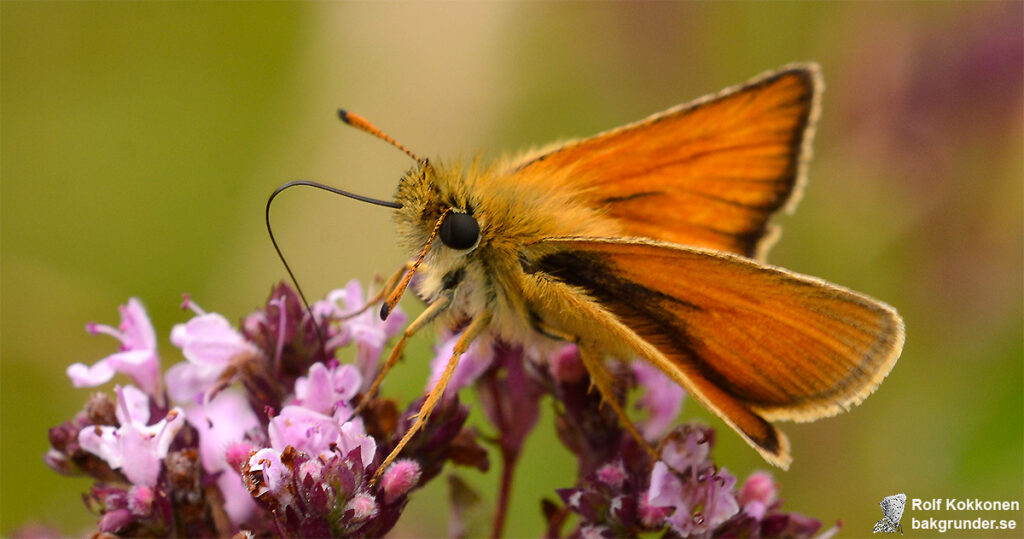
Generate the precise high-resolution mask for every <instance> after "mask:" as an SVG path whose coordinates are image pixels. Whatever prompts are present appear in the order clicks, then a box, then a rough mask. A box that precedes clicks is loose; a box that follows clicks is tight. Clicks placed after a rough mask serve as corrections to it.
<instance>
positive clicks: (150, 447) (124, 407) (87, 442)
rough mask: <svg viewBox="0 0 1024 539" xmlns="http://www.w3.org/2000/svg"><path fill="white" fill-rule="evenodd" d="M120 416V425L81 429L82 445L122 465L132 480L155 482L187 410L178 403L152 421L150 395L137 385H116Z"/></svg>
mask: <svg viewBox="0 0 1024 539" xmlns="http://www.w3.org/2000/svg"><path fill="white" fill-rule="evenodd" d="M117 400H118V407H117V419H118V421H119V422H120V424H121V426H120V427H111V426H100V425H93V426H89V427H86V428H84V429H82V431H81V432H79V433H78V443H79V445H80V446H81V447H82V449H84V450H86V451H88V452H90V453H93V454H95V455H97V456H99V457H100V458H102V459H103V460H105V461H106V462H107V464H108V465H110V467H111V468H113V469H115V470H116V469H121V471H122V472H123V473H124V475H125V477H127V478H128V480H129V481H131V482H132V483H133V484H136V485H145V486H154V485H156V482H157V478H158V477H159V475H160V470H161V467H162V465H163V459H164V457H166V456H167V450H168V448H169V447H170V445H171V441H172V440H174V437H175V435H177V433H178V431H179V430H181V427H182V426H183V425H184V424H185V413H184V412H183V411H182V410H181V409H180V408H177V407H175V408H174V409H172V410H171V411H170V412H168V414H167V416H166V417H164V418H163V419H161V420H160V421H158V422H157V423H155V424H153V425H147V423H148V422H149V398H148V397H147V396H146V395H145V394H144V393H143V392H142V391H140V390H139V389H137V388H135V387H134V386H126V387H124V388H121V387H118V388H117Z"/></svg>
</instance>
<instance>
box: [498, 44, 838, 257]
mask: <svg viewBox="0 0 1024 539" xmlns="http://www.w3.org/2000/svg"><path fill="white" fill-rule="evenodd" d="M821 89H822V83H821V77H820V75H819V73H818V68H817V66H816V65H813V64H807V65H796V66H792V67H788V68H784V69H782V70H779V71H776V72H771V73H768V74H765V75H762V76H761V77H758V78H756V79H754V80H752V81H750V82H748V83H746V84H744V85H741V86H738V87H735V88H730V89H727V90H725V91H723V92H721V93H719V94H717V95H713V96H708V97H705V98H703V99H700V100H697V101H695V102H693V103H689V104H685V105H680V106H678V107H675V108H672V109H669V110H667V111H665V112H662V113H660V114H657V115H654V116H652V117H650V118H647V119H645V120H642V121H640V122H638V123H635V124H632V125H628V126H625V127H622V128H619V129H615V130H612V131H608V132H605V133H602V134H599V135H596V136H594V137H591V138H588V139H585V140H582V141H578V142H575V143H571V144H568V145H566V146H563V147H561V148H559V149H557V150H554V151H551V152H549V153H546V154H543V155H541V156H539V157H535V158H532V159H531V160H529V161H527V162H526V163H524V164H523V165H521V166H520V167H519V169H518V171H517V174H518V175H519V176H520V177H521V178H522V179H523V181H556V182H564V184H565V185H566V186H567V187H571V188H573V189H576V190H578V192H579V193H580V197H581V199H582V200H584V201H585V203H586V204H588V205H589V206H591V207H594V208H597V209H600V210H601V211H604V212H606V214H607V215H609V216H611V217H613V218H614V219H616V220H617V221H618V222H619V224H620V225H621V226H622V228H623V232H624V234H625V235H627V236H639V237H646V238H652V239H656V240H662V241H667V242H673V243H679V244H683V245H690V246H696V247H707V248H712V249H717V250H721V251H727V252H731V253H736V254H740V255H744V256H755V255H763V254H764V251H766V250H767V248H768V247H769V246H770V244H771V243H772V241H773V238H772V236H773V235H772V234H768V232H769V230H770V229H769V224H768V220H769V219H770V218H771V216H772V214H774V213H775V212H776V211H777V210H778V209H779V208H781V207H783V206H784V205H786V204H787V202H789V203H791V204H792V203H795V201H796V199H797V198H798V195H799V191H800V189H801V187H802V182H803V173H804V162H805V161H806V160H807V159H808V158H809V153H810V140H811V137H812V135H813V126H814V121H815V119H816V116H817V109H818V102H819V100H820V93H821Z"/></svg>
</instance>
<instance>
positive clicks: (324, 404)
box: [295, 362, 363, 421]
mask: <svg viewBox="0 0 1024 539" xmlns="http://www.w3.org/2000/svg"><path fill="white" fill-rule="evenodd" d="M332 364H333V365H332V366H331V367H330V368H327V367H325V366H324V364H323V363H314V364H313V366H311V367H310V368H309V375H308V376H302V377H299V378H298V379H297V380H295V398H296V403H297V404H301V405H302V407H303V408H308V409H310V410H315V411H317V412H320V413H322V414H331V415H336V418H337V419H338V420H339V421H346V420H348V416H350V415H351V414H352V407H351V405H350V403H349V401H351V400H352V398H353V397H355V396H356V394H357V393H359V388H360V387H361V386H362V384H363V377H362V376H361V375H360V374H359V370H358V369H356V368H355V367H353V366H352V365H347V364H346V365H338V364H337V363H336V362H332ZM335 412H339V413H338V414H335Z"/></svg>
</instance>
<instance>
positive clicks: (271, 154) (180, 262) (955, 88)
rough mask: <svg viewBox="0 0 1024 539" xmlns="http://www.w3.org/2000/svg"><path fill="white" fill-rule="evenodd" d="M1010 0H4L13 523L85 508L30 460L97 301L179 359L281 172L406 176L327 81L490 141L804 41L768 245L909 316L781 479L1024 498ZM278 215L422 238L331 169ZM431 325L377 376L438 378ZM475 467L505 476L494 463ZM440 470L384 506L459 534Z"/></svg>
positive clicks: (296, 247)
mask: <svg viewBox="0 0 1024 539" xmlns="http://www.w3.org/2000/svg"><path fill="white" fill-rule="evenodd" d="M1022 21H1024V4H1022V3H1020V2H1005V3H998V2H988V3H986V2H976V3H933V2H922V3H862V2H857V3H828V4H818V3H803V2H801V3H726V4H713V3H674V4H673V3H657V4H655V3H629V4H625V3H622V4H614V3H609V4H544V3H495V4H471V3H454V4H453V3H436V4H433V3H428V4H405V3H386V4H369V3H355V4H330V3H296V4H291V3H289V4H284V3H164V2H160V3H133V2H118V3H56V2H47V3H20V2H10V1H4V2H0V22H2V28H0V39H2V58H0V68H2V89H0V119H2V123H0V143H2V148H0V177H2V190H0V202H2V206H0V208H2V211H0V215H2V245H0V255H2V269H0V279H2V281H0V283H2V295H0V299H2V327H0V333H2V339H3V340H2V356H0V357H2V373H0V398H2V401H0V413H2V417H0V426H2V432H0V436H2V445H0V455H2V460H0V519H2V522H0V535H3V536H7V535H10V534H11V533H12V532H13V530H15V528H16V527H18V526H19V525H21V524H24V523H26V522H30V521H35V522H44V523H48V524H52V525H55V526H57V527H58V529H59V530H61V531H62V532H64V533H68V534H83V533H85V532H86V531H87V530H88V529H89V528H88V527H89V526H90V524H91V523H92V522H93V521H94V519H93V517H92V516H91V515H89V514H88V513H87V512H86V510H85V509H84V507H83V506H82V503H81V500H80V497H79V496H80V493H81V492H83V491H85V490H86V489H87V487H88V482H86V481H83V480H71V479H66V478H62V477H59V476H58V475H56V474H55V473H53V472H51V471H50V470H49V469H48V468H46V467H45V466H44V465H43V462H42V455H43V453H44V452H45V451H46V449H47V447H48V444H47V441H46V429H47V428H48V427H49V426H51V425H55V424H57V423H59V422H61V421H63V420H65V419H68V418H71V417H72V416H73V414H74V413H75V412H76V410H79V409H80V408H81V406H82V404H83V403H84V401H85V400H86V398H87V396H88V394H89V391H88V390H85V389H81V390H77V389H73V388H72V387H71V385H70V383H69V381H68V380H67V378H66V376H65V375H64V374H63V372H64V369H65V367H66V366H67V365H68V364H70V363H72V362H76V361H83V362H86V363H89V364H91V363H92V362H94V361H95V360H97V359H99V358H101V357H103V356H105V355H107V354H109V353H111V352H112V351H113V350H114V346H115V343H114V341H113V340H111V339H109V338H106V337H93V336H90V335H88V334H87V333H86V332H85V331H84V329H83V326H84V324H85V323H86V322H88V321H97V322H101V323H116V322H117V311H116V307H117V305H118V304H120V303H123V302H124V301H125V300H126V299H127V298H128V297H129V296H138V297H140V298H141V299H142V300H143V302H144V303H145V304H146V306H147V307H148V309H149V312H150V315H151V316H152V318H153V320H154V323H155V325H156V328H157V331H158V334H159V335H160V338H161V341H162V342H161V344H162V346H163V347H164V348H163V349H162V358H163V362H164V367H165V368H166V367H167V366H169V365H170V364H172V363H174V362H177V361H179V360H180V356H179V355H178V354H177V353H176V350H175V349H174V348H173V347H171V346H170V345H169V343H168V342H167V336H168V334H169V331H170V328H171V327H172V325H173V324H175V323H177V322H180V321H183V320H185V319H186V318H187V314H185V313H182V312H181V311H180V310H179V309H178V305H179V301H180V295H181V293H183V292H189V293H191V294H192V296H193V298H195V299H196V301H198V302H199V304H200V305H202V306H203V307H204V308H206V309H208V310H214V311H218V312H221V313H224V314H225V315H226V316H228V317H229V318H230V319H235V320H237V319H238V318H240V317H241V316H243V315H244V314H246V313H247V312H249V311H250V310H251V309H253V308H254V307H256V306H258V305H259V304H260V303H261V302H262V301H263V300H264V299H265V295H266V294H267V292H268V291H269V288H270V286H271V284H272V283H274V282H276V281H277V280H279V279H281V278H282V277H284V271H283V269H282V267H281V265H280V264H279V262H278V261H277V259H276V257H275V255H274V253H273V250H272V249H271V247H270V243H269V241H268V240H267V236H266V233H265V231H264V228H263V221H262V219H263V205H264V203H265V201H266V197H267V195H268V194H269V193H270V192H271V190H272V189H273V188H275V187H276V186H278V185H279V184H281V183H283V182H285V181H288V180H293V179H298V178H309V179H316V180H320V181H324V182H327V183H330V184H333V185H336V186H339V187H342V188H345V189H349V190H352V191H355V192H358V193H363V194H366V195H370V196H376V197H382V198H387V197H389V195H390V194H391V192H392V189H393V187H394V185H395V182H396V180H397V179H398V177H399V175H400V174H401V172H402V171H403V170H404V169H405V168H406V167H407V166H408V165H409V163H408V161H407V158H406V157H405V156H404V155H402V154H401V153H400V152H398V151H396V150H394V149H393V148H391V147H389V146H387V145H386V144H383V143H381V142H380V141H378V140H374V139H372V138H371V137H368V136H366V135H364V134H362V133H359V132H357V131H355V130H352V129H349V128H346V127H344V126H343V125H341V124H340V122H338V121H337V119H336V117H335V113H334V111H335V110H336V108H337V107H339V106H344V107H346V108H348V109H350V110H352V111H356V112H358V113H360V114H362V115H364V116H366V117H367V118H369V119H371V121H373V122H374V123H376V124H377V125H379V126H381V127H382V128H383V129H384V130H385V131H388V132H389V133H390V134H392V135H393V136H395V137H396V138H397V139H398V140H400V141H401V142H402V143H403V144H405V145H407V146H408V147H410V148H411V149H412V150H413V151H415V152H417V153H419V154H420V155H428V156H472V155H474V153H475V152H477V151H479V150H483V151H484V155H485V156H492V157H493V156H496V155H499V152H501V151H514V150H518V149H522V148H525V147H529V146H531V145H535V144H543V143H546V142H549V141H552V140H555V139H558V138H562V137H570V136H584V135H589V134H592V133H595V132H598V131H600V130H603V129H607V128H610V127H614V126H617V125H620V124H623V123H626V122H631V121H634V120H637V119H639V118H641V117H644V116H646V115H648V114H650V113H653V112H656V111H659V110H662V109H665V108H667V107H669V106H672V105H675V104H677V103H679V102H683V101H688V100H690V99H693V98H696V97H699V96H701V95H703V94H706V93H710V92H715V91H718V90H719V89H721V88H723V87H725V86H728V85H732V84H736V83H739V82H742V81H744V80H746V79H748V78H750V77H752V76H754V75H757V74H758V73H761V72H762V71H765V70H767V69H773V68H776V67H779V66H781V65H783V64H786V63H788V62H792V61H806V60H814V61H817V62H819V63H821V65H822V68H823V72H824V76H825V80H826V85H827V90H826V93H825V100H824V110H823V115H822V120H821V124H820V128H819V131H818V137H817V139H816V141H815V158H814V161H813V163H812V165H811V167H810V181H809V186H808V189H807V191H806V194H805V197H804V199H803V202H802V203H801V205H800V207H799V209H798V211H797V212H796V213H795V214H794V215H793V216H785V217H783V218H781V219H780V220H779V222H781V223H782V224H783V225H784V234H783V236H782V240H781V241H780V242H779V244H778V245H777V246H776V248H775V250H774V251H773V252H772V256H771V261H772V262H773V263H776V264H779V265H782V266H785V267H788V268H792V269H794V270H796V271H799V272H802V273H807V274H811V275H816V276H820V277H823V278H825V279H828V280H830V281H833V282H837V283H841V284H843V285H845V286H848V287H850V288H853V289H856V290H859V291H862V292H865V293H868V294H871V295H873V296H875V297H878V298H880V299H883V300H885V301H887V302H888V303H891V304H892V305H894V306H896V307H897V308H898V309H899V310H900V312H901V313H902V314H903V315H904V317H905V318H906V324H907V343H906V348H905V350H904V352H903V357H902V359H900V361H899V363H898V364H897V365H896V368H895V370H894V371H893V372H892V374H891V375H890V376H889V378H888V379H887V380H886V381H885V383H883V384H882V386H881V388H880V389H879V390H878V391H877V392H876V393H875V395H873V396H872V397H871V398H869V399H868V400H867V401H866V402H865V403H864V404H863V405H861V406H860V407H858V408H857V409H855V410H853V411H852V412H850V413H847V414H844V415H842V416H839V417H836V418H833V419H829V420H824V421H820V422H817V423H813V424H802V425H784V428H785V430H786V431H787V432H788V433H789V434H790V437H791V440H792V443H793V453H794V459H795V460H794V464H793V466H792V468H791V470H790V471H789V472H780V471H776V472H775V477H776V478H777V479H778V481H779V482H780V483H781V485H782V496H783V497H784V498H785V499H786V507H787V508H789V509H790V510H796V511H800V512H803V513H805V514H808V515H811V516H815V517H817V518H819V519H821V520H822V521H824V522H825V523H826V525H831V524H832V523H833V522H835V521H836V520H839V519H841V520H842V521H843V522H844V523H845V528H844V532H845V534H847V535H850V536H860V535H868V534H870V529H871V526H872V524H873V523H874V522H875V521H876V520H877V519H878V518H880V510H879V507H878V501H879V500H880V499H881V498H882V497H883V496H886V495H889V494H893V493H896V492H906V493H907V495H908V497H910V498H914V497H918V498H933V497H960V498H981V499H999V500H1004V499H1017V500H1020V499H1021V498H1022V497H1024V440H1022V438H1024V417H1022V414H1024V402H1022V386H1024V373H1022V365H1024V351H1022V342H1024V335H1022V319H1024V313H1022V298H1024V291H1022V275H1024V272H1022V255H1024V234H1022V223H1024V216H1022V207H1024V196H1022V195H1024V193H1022V185H1024V182H1022V177H1024V176H1022V169H1024V163H1022V151H1021V150H1022V142H1024V140H1022V121H1021V118H1022V113H1024V107H1022V92H1024V82H1022V65H1024V53H1022V36H1024V28H1022ZM275 222H276V232H277V234H278V235H279V239H280V241H281V243H282V245H283V246H284V249H285V251H286V253H287V254H288V256H289V257H290V261H291V263H292V264H293V267H294V268H295V269H296V271H297V273H298V275H299V277H300V279H301V281H302V283H303V285H304V287H305V288H306V290H307V292H308V293H309V294H310V295H311V296H319V295H321V294H323V293H325V292H326V291H328V290H330V289H331V288H335V287H339V286H341V285H344V283H345V282H347V281H348V280H349V279H350V278H352V277H359V278H361V279H364V280H365V279H368V278H369V277H371V276H372V275H373V274H374V273H388V272H390V271H392V270H393V269H394V268H395V267H397V266H398V264H400V263H401V262H402V261H403V260H404V257H405V256H406V255H405V254H403V253H401V252H400V251H399V250H398V249H397V248H395V247H394V246H393V229H392V224H391V221H390V216H389V215H388V213H387V211H386V210H384V209H381V208H376V207H370V206H367V205H360V204H356V203H352V202H349V201H346V200H343V199H339V198H336V197H330V196H327V195H325V194H322V193H319V192H314V191H312V190H296V191H292V192H289V193H288V194H287V195H285V196H283V197H281V199H280V204H279V205H278V206H276V213H275ZM405 305H406V308H407V309H410V310H415V309H418V308H419V307H417V306H416V305H415V304H414V303H413V302H412V301H410V300H407V301H406V303H405ZM416 344H417V346H418V348H414V349H413V350H412V352H411V353H410V354H409V358H410V360H409V361H406V362H405V363H404V364H403V365H401V366H400V367H399V369H397V372H396V374H395V376H394V377H393V378H391V379H389V381H388V384H387V392H389V393H391V394H393V395H404V396H405V397H407V398H410V399H411V398H413V397H414V396H415V395H416V394H417V392H418V391H420V390H421V389H422V387H423V384H424V383H425V380H426V376H427V365H426V363H427V361H426V360H427V357H428V356H429V351H428V348H427V347H428V346H429V342H428V340H427V339H420V341H418V342H417V343H416ZM683 413H684V416H685V417H687V418H697V419H702V420H704V421H709V422H711V424H712V425H715V426H716V427H719V428H720V430H721V436H719V445H718V447H717V449H716V455H717V457H716V460H717V461H718V462H719V463H720V464H724V465H726V466H727V467H728V468H729V470H731V471H732V472H734V473H736V474H737V475H738V476H739V477H740V478H741V480H742V478H743V477H745V476H746V475H747V474H748V473H749V472H751V471H753V470H755V469H759V468H764V467H766V465H765V463H764V462H762V461H761V460H760V459H759V457H758V456H757V455H756V454H755V452H754V451H751V450H750V449H749V448H748V447H747V446H746V445H745V444H744V443H743V442H742V441H741V440H739V438H738V437H736V436H735V435H733V434H732V433H731V432H729V431H728V429H725V428H724V427H723V425H722V424H721V423H720V422H718V421H717V420H713V419H711V418H708V416H707V414H706V413H705V412H704V411H703V410H701V409H700V407H699V406H698V405H696V404H695V403H693V402H692V401H691V402H688V403H687V404H686V405H685V407H684V411H683ZM553 430H554V429H553V426H552V422H551V416H550V414H549V415H547V416H546V417H545V418H543V419H542V420H541V423H540V425H539V426H538V429H537V431H536V432H535V433H534V435H533V437H532V438H531V441H530V443H529V445H528V446H527V448H526V455H525V460H524V461H523V462H522V464H521V466H520V470H519V476H518V477H517V483H516V490H515V494H514V499H513V505H512V509H511V511H512V513H511V519H510V522H509V526H508V531H509V534H510V535H512V536H536V535H538V534H539V533H540V532H541V529H542V528H541V524H540V512H539V505H538V500H539V499H540V497H541V496H548V497H553V496H554V493H553V490H554V489H555V488H559V487H567V486H570V485H571V484H572V482H573V480H574V466H573V464H572V461H571V460H570V458H569V456H568V454H567V452H566V451H565V450H564V449H563V448H562V447H561V446H560V445H559V444H558V443H557V442H556V441H555V439H554V436H553ZM460 474H461V475H462V476H463V477H465V478H467V479H470V480H471V481H472V482H473V484H474V485H476V486H477V487H478V488H479V489H480V491H481V492H482V493H484V494H485V497H486V501H485V503H486V504H488V506H490V505H491V504H492V503H493V502H492V501H491V500H492V499H493V492H494V490H495V484H496V482H497V476H498V474H497V473H496V470H494V471H492V472H491V473H490V474H488V475H486V476H484V475H481V474H479V473H476V472H471V471H462V472H460ZM446 496H447V494H446V486H445V482H444V481H442V480H438V481H436V482H435V484H434V485H432V486H431V487H430V491H429V492H425V493H421V494H420V495H418V496H414V498H413V500H412V503H411V506H410V508H409V513H408V514H406V515H405V517H404V518H403V520H402V522H401V524H400V526H399V527H398V528H396V531H395V532H394V535H395V536H431V535H444V534H445V532H446V522H447V516H448V510H447V504H446V502H445V499H446ZM906 515H907V516H917V517H921V516H925V517H928V516H941V515H940V514H925V515H922V514H920V513H918V514H917V515H914V514H913V512H912V511H910V510H909V508H908V511H907V513H906ZM950 516H953V515H950ZM974 516H975V515H972V516H971V518H974ZM998 516H1000V517H1002V518H1007V517H1012V518H1017V519H1018V524H1019V525H1020V524H1024V523H1022V522H1020V515H1007V514H1005V513H1004V514H1002V515H998ZM906 522H907V521H906V517H905V520H904V529H908V526H907V524H906ZM486 529H487V528H486V527H483V528H479V529H477V531H478V532H481V533H482V532H485V530H486ZM908 535H910V533H909V530H908ZM947 536H955V534H954V533H949V534H947ZM975 536H977V535H975Z"/></svg>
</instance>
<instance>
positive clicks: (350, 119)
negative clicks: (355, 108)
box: [338, 109, 424, 163]
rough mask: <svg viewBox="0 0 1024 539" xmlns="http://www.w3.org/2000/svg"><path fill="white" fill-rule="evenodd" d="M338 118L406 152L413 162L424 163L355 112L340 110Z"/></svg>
mask: <svg viewBox="0 0 1024 539" xmlns="http://www.w3.org/2000/svg"><path fill="white" fill-rule="evenodd" d="M338 117H339V118H341V121H343V122H345V123H347V124H348V125H351V126H352V127H355V128H356V129H358V130H360V131H365V132H367V133H369V134H371V135H373V136H375V137H377V138H379V139H381V140H383V141H384V142H387V143H388V144H390V145H392V146H394V147H395V148H398V149H399V150H402V151H403V152H405V155H408V156H409V157H411V158H412V160H413V161H417V162H421V163H422V162H423V161H424V160H423V159H420V158H419V157H416V154H414V153H412V152H411V151H409V148H406V147H405V146H402V145H401V144H399V143H398V141H397V140H395V139H393V138H391V137H390V136H388V134H387V133H385V132H383V131H381V130H380V129H379V128H378V127H377V126H375V125H373V124H371V123H370V121H369V120H367V119H366V118H363V117H362V116H360V115H358V114H356V113H354V112H349V111H347V110H345V109H338Z"/></svg>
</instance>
